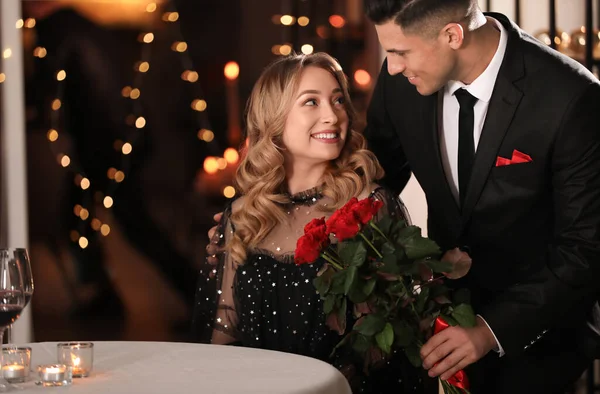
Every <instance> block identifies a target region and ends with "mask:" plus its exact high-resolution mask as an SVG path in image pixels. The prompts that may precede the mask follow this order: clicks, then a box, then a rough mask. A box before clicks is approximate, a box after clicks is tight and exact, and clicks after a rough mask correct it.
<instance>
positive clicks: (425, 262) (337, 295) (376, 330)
mask: <svg viewBox="0 0 600 394" xmlns="http://www.w3.org/2000/svg"><path fill="white" fill-rule="evenodd" d="M382 205H383V203H382V202H381V201H378V200H375V199H373V198H366V199H364V200H360V201H359V200H358V199H356V198H352V199H351V200H350V201H349V202H348V203H347V204H346V205H344V206H343V207H342V208H340V209H339V210H337V211H335V212H334V213H333V214H332V215H331V217H330V218H329V219H328V220H327V221H326V220H325V218H321V219H314V220H312V221H311V222H310V223H308V224H307V225H306V226H305V228H304V235H303V236H302V237H300V239H298V243H297V247H296V253H295V262H296V264H307V263H313V262H314V261H315V260H316V259H317V258H318V257H319V256H321V257H323V258H324V259H325V260H326V262H327V263H326V264H324V266H323V267H322V269H321V270H320V271H319V273H318V276H317V278H315V280H314V285H315V287H316V289H317V291H318V292H319V294H320V297H321V299H322V300H323V308H324V312H325V314H326V315H327V325H328V326H329V327H330V328H331V329H333V330H336V331H337V332H338V333H339V334H340V335H344V337H343V339H342V340H341V341H340V343H339V344H338V345H337V347H336V349H337V348H339V347H340V346H342V345H350V346H352V348H353V349H354V350H355V351H357V352H359V353H360V354H361V355H362V356H363V359H364V369H365V371H368V369H369V367H371V366H374V365H375V364H377V363H378V362H381V361H383V360H385V358H386V357H387V356H389V355H390V354H391V353H392V350H393V349H399V350H403V351H404V352H405V354H406V356H407V358H408V359H409V360H410V362H411V363H412V364H413V365H414V366H415V367H420V366H421V365H422V360H421V357H420V355H419V352H420V349H421V346H422V345H423V344H424V343H425V341H426V340H427V338H428V337H430V336H431V335H432V334H435V333H437V332H439V331H441V330H443V329H445V328H447V327H448V326H450V325H460V326H464V327H472V326H474V325H475V315H474V313H473V310H472V308H471V306H470V304H469V294H468V292H467V291H466V290H458V291H452V292H451V291H450V289H448V288H447V287H446V286H445V285H444V279H445V278H446V277H448V278H452V279H456V278H458V277H461V276H463V275H465V274H466V272H467V271H468V269H469V268H470V260H466V259H463V258H461V257H460V256H457V257H456V258H452V256H451V254H450V256H451V260H453V261H449V260H448V255H445V256H446V258H445V259H443V260H440V255H441V251H440V248H439V246H438V245H437V244H436V243H435V242H434V241H432V240H430V239H428V238H424V237H422V236H421V229H420V228H419V227H417V226H412V225H408V223H406V222H405V221H403V220H394V219H392V218H391V217H389V215H385V216H383V217H381V218H380V219H379V220H377V222H375V220H374V217H375V215H376V214H377V212H378V211H379V209H380V208H381V207H382ZM330 235H335V238H336V239H337V241H338V242H337V243H334V244H332V243H331V238H330ZM436 274H437V276H436ZM350 305H352V308H353V314H354V317H355V319H356V320H355V323H354V324H353V326H352V329H351V330H349V331H347V330H346V315H347V309H348V307H349V306H350ZM334 351H335V350H334ZM441 383H442V386H443V388H444V392H445V393H461V392H468V380H467V378H466V375H465V374H464V372H463V371H459V372H458V373H457V374H455V375H454V376H453V377H452V378H450V379H448V380H447V381H442V382H441Z"/></svg>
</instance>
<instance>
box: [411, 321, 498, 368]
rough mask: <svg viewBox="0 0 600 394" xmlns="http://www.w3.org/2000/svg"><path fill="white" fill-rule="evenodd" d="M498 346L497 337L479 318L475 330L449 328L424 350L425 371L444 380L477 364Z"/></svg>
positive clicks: (429, 342)
mask: <svg viewBox="0 0 600 394" xmlns="http://www.w3.org/2000/svg"><path fill="white" fill-rule="evenodd" d="M496 346H497V344H496V340H495V339H494V334H492V332H491V331H490V329H489V328H488V326H487V324H485V322H484V321H483V320H482V319H481V318H479V317H477V325H476V326H475V327H468V328H465V327H458V326H455V327H448V328H447V329H445V330H443V331H441V332H439V333H437V334H436V335H434V336H432V337H431V338H430V339H429V341H427V343H425V345H423V347H422V348H421V358H422V359H423V368H425V369H429V376H431V377H436V376H440V375H441V376H440V378H441V379H442V380H447V379H449V378H451V377H452V376H453V375H454V374H455V373H457V372H458V371H460V370H461V369H464V368H465V367H466V366H468V365H470V364H473V363H474V362H476V361H478V360H479V359H481V358H482V357H483V356H485V355H486V354H488V352H489V351H490V350H492V349H494V348H495V347H496Z"/></svg>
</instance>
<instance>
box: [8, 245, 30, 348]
mask: <svg viewBox="0 0 600 394" xmlns="http://www.w3.org/2000/svg"><path fill="white" fill-rule="evenodd" d="M7 258H8V259H9V260H14V261H15V262H16V263H17V264H18V265H20V267H21V273H22V275H23V292H24V295H25V305H24V306H23V309H25V307H26V306H27V305H28V304H29V301H30V300H31V297H32V295H33V287H34V286H33V274H32V271H31V262H30V260H29V253H27V249H25V248H7V249H0V259H7ZM6 343H7V344H12V343H13V341H12V324H10V325H9V326H8V327H7V329H6Z"/></svg>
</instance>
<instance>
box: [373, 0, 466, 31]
mask: <svg viewBox="0 0 600 394" xmlns="http://www.w3.org/2000/svg"><path fill="white" fill-rule="evenodd" d="M477 8H478V5H477V0H365V12H366V13H367V16H368V17H369V19H370V20H371V21H373V23H375V24H376V25H379V24H383V23H386V22H388V21H394V22H395V23H396V24H397V25H399V26H400V27H402V29H403V30H405V31H409V32H414V33H417V32H418V33H424V32H433V31H435V33H437V32H439V29H441V28H442V27H443V26H445V25H446V24H448V23H452V22H456V23H458V22H461V21H463V20H465V19H467V18H469V16H470V15H471V14H472V13H473V11H474V10H476V9H477Z"/></svg>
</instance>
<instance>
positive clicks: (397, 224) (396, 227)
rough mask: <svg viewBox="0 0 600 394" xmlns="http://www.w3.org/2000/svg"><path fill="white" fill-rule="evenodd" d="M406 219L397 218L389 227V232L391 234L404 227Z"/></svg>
mask: <svg viewBox="0 0 600 394" xmlns="http://www.w3.org/2000/svg"><path fill="white" fill-rule="evenodd" d="M406 227H407V225H406V221H404V220H398V221H395V222H394V223H393V225H392V227H391V228H390V233H391V234H397V233H399V232H400V231H401V230H402V229H404V228H406Z"/></svg>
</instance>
